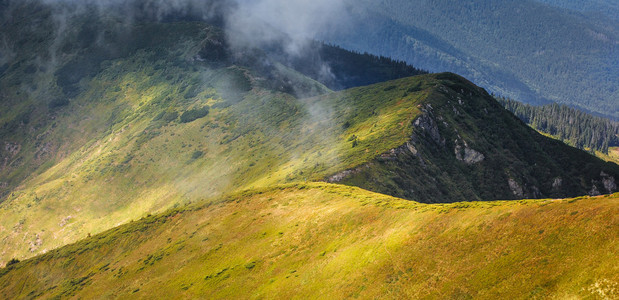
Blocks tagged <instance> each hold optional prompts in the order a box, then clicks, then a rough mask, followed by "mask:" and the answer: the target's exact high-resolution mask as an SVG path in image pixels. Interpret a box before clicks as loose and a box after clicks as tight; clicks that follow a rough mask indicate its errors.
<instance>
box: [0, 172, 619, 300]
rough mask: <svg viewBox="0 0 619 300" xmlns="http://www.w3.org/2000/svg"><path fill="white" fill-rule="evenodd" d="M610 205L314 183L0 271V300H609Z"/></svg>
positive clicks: (122, 231)
mask: <svg viewBox="0 0 619 300" xmlns="http://www.w3.org/2000/svg"><path fill="white" fill-rule="evenodd" d="M618 216H619V196H618V195H616V194H615V195H612V196H601V197H593V198H589V197H581V198H576V199H566V200H523V201H512V202H507V201H498V202H471V203H454V204H437V205H427V204H419V203H416V202H410V201H407V200H402V199H397V198H392V197H389V196H384V195H380V194H375V193H371V192H368V191H365V190H361V189H358V188H354V187H347V186H340V185H332V184H326V183H311V184H295V185H287V186H281V187H275V188H267V189H259V190H254V191H250V192H244V193H240V194H235V195H233V196H229V197H226V198H223V199H221V200H218V201H211V202H206V203H204V202H203V203H201V204H197V205H193V206H190V207H189V208H179V209H176V210H171V211H168V212H166V213H163V214H161V215H155V216H148V217H145V218H143V219H140V220H138V221H134V222H131V223H129V224H126V225H122V226H120V227H118V228H115V229H112V230H109V231H106V232H104V233H102V234H99V235H96V236H93V237H90V238H87V239H85V240H83V241H80V242H78V243H76V244H73V245H69V246H65V247H63V248H60V249H58V250H54V251H51V252H49V253H47V254H44V255H42V256H38V257H35V258H33V259H30V260H27V261H24V262H20V263H17V264H14V265H12V266H9V267H8V268H6V269H3V270H2V271H0V274H1V275H0V295H2V296H3V297H4V298H19V297H43V298H48V297H53V296H61V297H70V296H76V297H84V298H90V297H98V298H100V297H103V298H110V297H111V298H114V297H119V298H123V299H126V298H131V297H135V298H152V297H153V296H154V295H157V297H184V298H196V297H198V298H199V297H206V298H239V297H241V298H251V297H267V298H291V297H293V298H294V297H300V298H306V297H320V298H343V297H362V298H375V297H380V298H397V299H402V298H423V297H430V298H471V297H472V298H477V299H479V298H483V299H497V298H505V297H508V298H530V297H535V298H546V297H551V298H552V297H554V298H570V297H577V298H580V297H592V298H596V299H597V298H600V299H604V298H606V299H612V298H616V297H617V296H618V294H617V285H618V284H619V277H618V274H619V269H618V267H617V266H619V262H618V261H617V256H616V253H617V252H619V219H618Z"/></svg>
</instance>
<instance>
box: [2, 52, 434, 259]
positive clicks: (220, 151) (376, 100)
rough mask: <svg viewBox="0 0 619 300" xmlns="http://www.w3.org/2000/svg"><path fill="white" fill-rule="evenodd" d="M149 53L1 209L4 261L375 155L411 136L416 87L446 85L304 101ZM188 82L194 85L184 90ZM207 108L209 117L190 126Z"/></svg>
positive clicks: (66, 131)
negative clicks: (150, 59)
mask: <svg viewBox="0 0 619 300" xmlns="http://www.w3.org/2000/svg"><path fill="white" fill-rule="evenodd" d="M142 55H145V54H139V53H138V54H136V55H135V56H133V57H131V58H129V59H126V60H125V59H122V60H117V61H115V62H112V63H111V64H110V66H109V67H108V68H107V69H105V70H103V71H102V72H101V74H100V75H97V76H96V77H95V78H94V79H93V80H92V81H91V82H90V84H89V85H88V88H87V89H86V90H85V91H84V92H83V93H82V94H81V95H80V96H78V98H76V99H77V100H74V101H73V102H72V103H70V104H68V107H67V108H66V109H63V110H61V111H59V112H58V114H57V115H56V116H55V119H54V123H53V124H54V125H53V126H51V127H50V131H49V136H48V137H43V139H44V141H46V140H47V139H49V140H50V143H59V144H60V145H65V147H67V148H68V149H73V148H74V149H75V150H73V151H67V153H65V154H64V155H62V156H60V155H58V157H59V158H58V159H57V163H55V164H52V165H50V166H48V168H47V169H45V170H42V171H41V172H40V174H37V173H33V174H31V175H30V176H29V178H27V179H26V180H24V181H23V182H21V183H20V185H19V186H17V187H16V188H14V189H13V190H12V191H11V194H10V195H8V197H7V198H6V199H5V201H4V202H3V203H2V204H1V205H0V225H1V226H2V228H3V230H2V232H1V233H0V235H1V237H0V239H2V241H3V242H2V245H1V249H0V257H1V259H0V261H3V262H6V261H7V260H8V259H10V258H11V257H20V258H23V257H28V256H31V255H33V254H35V253H40V252H41V251H45V250H49V249H53V248H55V247H58V246H60V245H63V244H66V243H67V242H71V241H75V240H76V239H79V238H82V237H84V236H86V234H87V233H96V232H100V231H101V230H105V229H108V228H111V227H113V226H116V225H118V224H121V223H124V222H127V221H129V220H131V219H136V218H139V217H140V216H142V215H143V214H145V213H147V212H156V211H160V210H161V209H165V208H169V207H172V206H174V205H179V204H181V203H185V202H188V201H193V200H196V199H200V198H203V197H210V196H215V195H220V194H222V193H227V192H231V191H233V190H236V189H243V188H248V187H252V186H265V185H270V184H273V183H284V182H289V181H306V180H318V179H322V178H325V177H326V176H327V175H329V174H332V173H336V172H338V171H341V170H344V169H347V168H351V167H354V166H356V165H360V164H363V163H365V162H368V161H370V160H371V159H372V158H373V157H374V156H376V155H377V154H379V153H382V152H385V151H388V150H389V149H391V148H394V147H397V146H399V145H401V144H403V143H405V141H406V140H407V139H408V136H409V134H410V128H411V127H410V126H411V123H412V120H413V119H414V117H415V116H416V115H417V114H418V112H419V110H418V107H417V103H418V102H419V101H421V99H423V98H424V97H425V96H426V95H427V92H426V91H425V90H423V89H422V90H419V91H417V92H414V93H406V90H407V89H408V88H409V86H417V85H420V86H423V87H426V88H427V87H430V86H432V85H433V84H435V82H434V79H433V78H432V77H425V78H424V77H422V78H407V79H402V80H399V81H395V82H389V83H384V84H378V85H374V86H371V87H365V88H358V89H352V90H348V91H344V92H338V93H329V94H327V95H325V96H320V97H314V98H309V99H303V100H299V99H297V98H294V97H293V96H290V95H288V94H284V93H277V92H273V91H270V90H267V89H264V88H263V87H261V85H260V83H259V82H260V80H261V77H260V76H258V75H256V74H254V73H252V72H251V70H247V69H244V68H241V67H226V68H223V69H216V70H212V69H208V68H206V67H204V66H194V67H192V66H184V67H182V68H181V67H179V69H175V68H174V67H172V66H171V67H168V68H162V69H160V70H156V65H155V66H152V65H151V64H148V63H146V62H145V61H142V60H141V59H142V58H141V57H142ZM162 63H163V62H162ZM193 68H195V71H192V70H193ZM170 74H172V75H170ZM169 76H172V78H171V79H169V81H168V79H166V78H167V77H169ZM176 80H179V81H180V83H176V84H175V83H174V82H175V81H176ZM185 82H193V83H192V85H188V87H186V88H185V89H183V86H184V84H185ZM224 85H225V86H224ZM229 85H232V86H233V87H229ZM239 86H243V87H242V88H239ZM194 88H195V90H193V91H192V92H191V94H190V95H187V93H189V92H187V91H186V90H187V89H194ZM230 90H232V92H230ZM92 97H99V98H97V101H89V99H92ZM205 108H208V114H207V115H205V116H202V117H198V118H197V119H195V120H191V121H187V122H185V121H183V116H184V115H185V114H189V113H191V112H194V113H195V112H196V111H200V110H203V109H205ZM110 119H113V121H109V120H110ZM55 137H59V139H58V140H54V138H55ZM353 145H354V147H353Z"/></svg>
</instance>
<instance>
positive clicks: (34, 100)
mask: <svg viewBox="0 0 619 300" xmlns="http://www.w3.org/2000/svg"><path fill="white" fill-rule="evenodd" d="M181 3H184V4H183V5H181ZM226 3H227V2H225V1H202V2H201V1H187V2H168V3H167V4H165V2H160V1H151V0H135V1H109V2H96V1H95V2H91V1H86V2H83V3H82V4H76V3H73V2H71V1H34V0H32V1H25V2H16V1H7V0H4V1H0V15H2V16H3V18H2V24H1V26H0V37H1V40H2V41H3V43H4V44H3V46H2V47H3V48H2V49H3V51H2V55H1V56H0V58H1V60H0V65H2V68H1V70H0V105H1V107H2V109H1V110H0V143H2V144H0V145H1V146H2V148H0V197H1V198H0V229H1V230H0V240H1V241H2V243H0V263H2V264H4V265H6V267H5V268H3V269H0V283H1V284H0V295H2V297H3V298H54V297H57V298H69V297H78V298H94V297H105V298H126V297H135V298H152V297H153V295H158V296H160V297H184V298H196V297H212V298H238V297H241V298H245V297H247V298H249V297H268V298H290V297H294V296H296V297H311V296H316V295H323V296H324V297H328V296H332V297H338V298H340V297H362V298H373V297H391V298H402V297H406V298H424V297H428V298H497V297H504V296H512V297H523V298H526V297H558V298H566V297H602V298H603V297H611V298H612V297H613V296H616V288H615V286H616V285H617V284H618V283H617V277H616V275H617V274H618V272H617V271H618V270H617V267H616V265H617V264H616V258H614V256H613V254H614V253H617V251H619V237H618V236H617V232H619V231H618V230H615V229H617V228H619V224H618V223H617V220H616V219H617V218H616V216H617V215H618V214H617V213H618V209H619V206H618V205H617V198H618V195H617V194H612V193H615V192H617V191H619V189H618V187H617V182H616V180H617V179H619V166H618V165H617V164H614V163H611V162H605V161H603V160H601V159H599V158H597V157H595V156H593V155H591V154H590V153H587V152H585V151H582V150H579V149H576V148H573V147H571V146H568V145H566V144H565V143H563V142H561V141H558V140H555V139H553V138H550V137H546V136H544V135H542V134H540V133H538V132H537V131H536V130H534V129H532V128H530V127H529V126H528V125H527V124H526V123H524V122H523V121H522V120H520V119H519V118H518V117H517V116H515V115H514V114H512V113H511V112H509V111H508V110H506V109H505V108H504V107H503V105H502V104H501V103H499V102H498V101H497V100H496V99H495V97H494V96H493V95H491V94H490V93H489V92H487V91H486V90H485V89H484V88H482V87H479V86H477V85H476V84H475V83H473V82H472V81H469V80H468V79H466V78H464V77H462V76H460V75H457V74H455V73H451V72H443V73H428V71H425V70H423V69H422V68H419V67H413V66H411V65H409V64H407V63H406V62H405V61H403V60H398V59H392V58H389V57H387V56H375V55H371V54H368V53H364V52H363V51H357V52H355V51H349V50H346V49H345V48H342V47H339V46H335V45H332V44H329V43H324V42H317V41H314V40H308V39H306V38H305V37H303V38H301V36H302V35H299V36H297V35H295V32H296V31H294V30H293V31H291V30H289V29H287V30H283V29H282V30H277V29H273V28H271V27H269V26H270V25H269V23H268V22H266V23H260V24H261V25H260V26H266V28H269V30H266V31H254V29H256V30H257V29H259V28H262V27H260V26H258V25H256V24H257V23H256V24H251V25H256V26H253V27H251V28H248V27H247V26H249V25H247V23H246V22H238V19H236V18H237V17H239V16H244V15H245V13H246V11H245V10H244V9H243V7H244V6H243V2H238V3H236V5H237V6H235V5H228V4H226ZM260 3H262V2H260ZM266 3H278V2H266ZM360 3H361V2H360ZM206 4H208V5H206ZM198 5H203V6H200V7H202V9H197V8H196V7H198ZM342 5H343V6H342V7H339V8H340V9H344V10H347V9H349V7H347V6H345V5H344V4H342ZM364 5H365V4H364ZM204 7H207V8H204ZM249 7H251V8H252V9H259V8H262V6H255V7H254V6H249ZM267 7H270V6H267ZM361 7H366V6H361ZM111 8H115V9H111ZM119 8H122V9H119ZM317 12H318V13H321V14H325V12H324V11H322V10H320V9H319V10H317ZM231 16H233V17H235V19H234V20H237V22H236V23H234V24H232V23H231V20H230V17H231ZM378 19H380V18H378ZM244 21H247V20H244ZM310 23H311V22H310ZM271 25H272V24H271ZM239 26H240V27H239ZM368 26H369V25H368ZM301 27H303V26H301ZM301 27H299V28H301ZM359 28H360V29H359V30H362V29H363V27H359ZM250 29H251V30H250ZM271 29H273V30H271ZM267 33H268V34H267ZM367 36H368V37H369V36H371V35H367ZM241 37H243V38H241ZM372 52H373V51H372ZM400 59H402V58H400ZM424 68H425V67H424ZM475 82H476V81H475ZM602 194H607V195H602ZM527 198H531V199H537V200H525V199H527ZM205 295H207V296H205Z"/></svg>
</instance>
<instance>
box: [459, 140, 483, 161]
mask: <svg viewBox="0 0 619 300" xmlns="http://www.w3.org/2000/svg"><path fill="white" fill-rule="evenodd" d="M455 144H456V146H455V148H454V153H455V154H456V159H457V160H459V161H461V162H464V163H466V164H467V165H472V164H475V163H479V162H482V161H484V159H485V158H486V157H485V156H484V155H483V154H482V153H481V152H479V151H477V150H475V149H472V148H470V147H469V146H468V144H467V143H466V141H462V140H460V139H456V141H455Z"/></svg>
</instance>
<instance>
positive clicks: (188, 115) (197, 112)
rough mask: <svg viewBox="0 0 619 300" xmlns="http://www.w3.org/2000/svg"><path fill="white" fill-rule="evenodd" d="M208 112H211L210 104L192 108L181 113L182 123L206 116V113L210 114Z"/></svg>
mask: <svg viewBox="0 0 619 300" xmlns="http://www.w3.org/2000/svg"><path fill="white" fill-rule="evenodd" d="M208 112H209V108H208V106H204V107H202V108H196V109H190V110H187V111H185V112H183V114H181V120H180V121H181V123H189V122H192V121H195V120H197V119H199V118H203V117H205V116H206V115H208Z"/></svg>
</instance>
